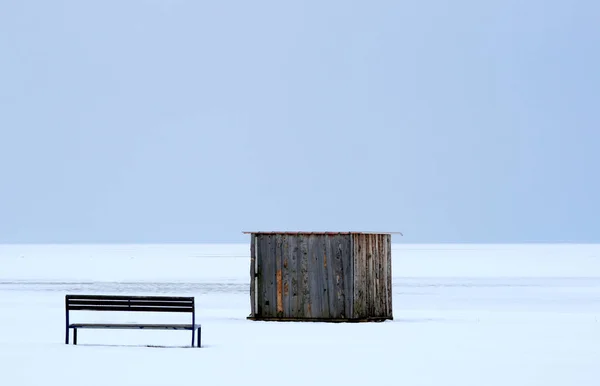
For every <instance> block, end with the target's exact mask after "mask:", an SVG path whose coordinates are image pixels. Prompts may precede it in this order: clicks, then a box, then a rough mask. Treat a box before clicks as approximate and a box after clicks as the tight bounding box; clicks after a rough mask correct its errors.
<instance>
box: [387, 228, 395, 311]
mask: <svg viewBox="0 0 600 386" xmlns="http://www.w3.org/2000/svg"><path fill="white" fill-rule="evenodd" d="M386 241H387V245H386V248H387V252H386V259H387V264H386V270H387V284H386V286H387V294H388V296H387V308H388V313H387V314H388V315H387V316H388V317H390V318H392V317H393V315H394V312H393V299H392V285H393V277H392V272H393V271H392V236H391V235H388V236H387V237H386Z"/></svg>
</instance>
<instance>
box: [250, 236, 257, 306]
mask: <svg viewBox="0 0 600 386" xmlns="http://www.w3.org/2000/svg"><path fill="white" fill-rule="evenodd" d="M254 239H255V236H254V235H253V234H252V235H250V316H251V317H254V316H255V315H256V309H255V308H256V307H255V304H256V303H255V302H256V299H255V296H256V294H255V288H254V287H255V285H256V278H255V277H254V272H255V271H254V270H255V268H256V267H255V264H256V256H255V253H254Z"/></svg>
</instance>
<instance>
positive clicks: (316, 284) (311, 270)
mask: <svg viewBox="0 0 600 386" xmlns="http://www.w3.org/2000/svg"><path fill="white" fill-rule="evenodd" d="M318 241H319V238H318V235H309V236H308V237H307V245H308V286H309V299H310V300H309V304H310V307H309V313H308V315H307V316H308V317H311V318H320V317H321V315H320V313H321V299H322V298H323V295H322V293H321V291H320V288H321V283H320V276H321V275H320V270H319V266H320V258H319V243H318Z"/></svg>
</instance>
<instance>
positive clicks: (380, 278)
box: [377, 235, 387, 316]
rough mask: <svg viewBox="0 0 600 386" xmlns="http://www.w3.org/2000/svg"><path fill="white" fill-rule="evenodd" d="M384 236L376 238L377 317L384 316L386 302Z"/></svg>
mask: <svg viewBox="0 0 600 386" xmlns="http://www.w3.org/2000/svg"><path fill="white" fill-rule="evenodd" d="M384 246H385V235H379V236H378V237H377V306H378V307H379V309H378V310H377V316H385V315H386V310H385V308H386V306H385V304H386V302H385V294H386V292H385V280H384V275H383V268H384V267H385V263H386V262H387V261H386V259H385V248H384Z"/></svg>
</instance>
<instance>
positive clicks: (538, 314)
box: [0, 244, 600, 386]
mask: <svg viewBox="0 0 600 386" xmlns="http://www.w3.org/2000/svg"><path fill="white" fill-rule="evenodd" d="M248 254H249V246H248V245H246V244H233V245H227V244H224V245H2V246H0V327H1V328H0V370H1V371H0V379H2V381H1V383H2V384H3V385H56V384H61V385H82V384H84V385H103V386H108V385H111V386H112V385H176V384H206V385H211V386H212V385H242V384H243V385H275V384H278V385H286V386H287V385H292V386H293V385H359V384H361V385H511V386H514V385H545V386H548V385H550V386H552V385H565V384H572V385H598V384H599V383H600V366H598V364H599V363H600V348H599V345H598V342H599V341H600V324H599V320H600V245H567V244H564V245H400V244H394V245H393V266H392V269H393V281H394V291H393V296H394V299H393V300H394V320H393V321H389V322H385V323H365V324H327V323H275V322H253V321H248V320H246V316H247V315H248V314H249V308H250V306H249V296H248V283H249V258H248ZM71 292H75V293H114V294H118V293H126V294H159V295H170V294H173V295H182V296H195V297H196V302H197V311H198V313H199V321H200V322H201V323H202V330H203V334H202V337H203V348H200V349H196V348H189V344H190V343H191V342H190V340H191V333H190V332H187V331H137V330H123V331H118V330H114V331H111V330H81V331H80V332H79V344H78V345H77V346H72V345H69V346H67V345H65V344H64V295H65V294H66V293H71ZM98 314H99V313H85V312H76V313H73V314H72V321H74V322H77V321H103V320H111V321H132V322H135V321H139V322H143V321H156V320H157V318H160V319H164V320H170V321H174V322H186V321H187V315H186V316H182V315H175V316H173V315H158V316H157V315H155V314H153V315H130V314H125V315H121V314H118V313H117V314H115V313H102V314H101V315H98ZM148 345H151V346H161V347H148Z"/></svg>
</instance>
